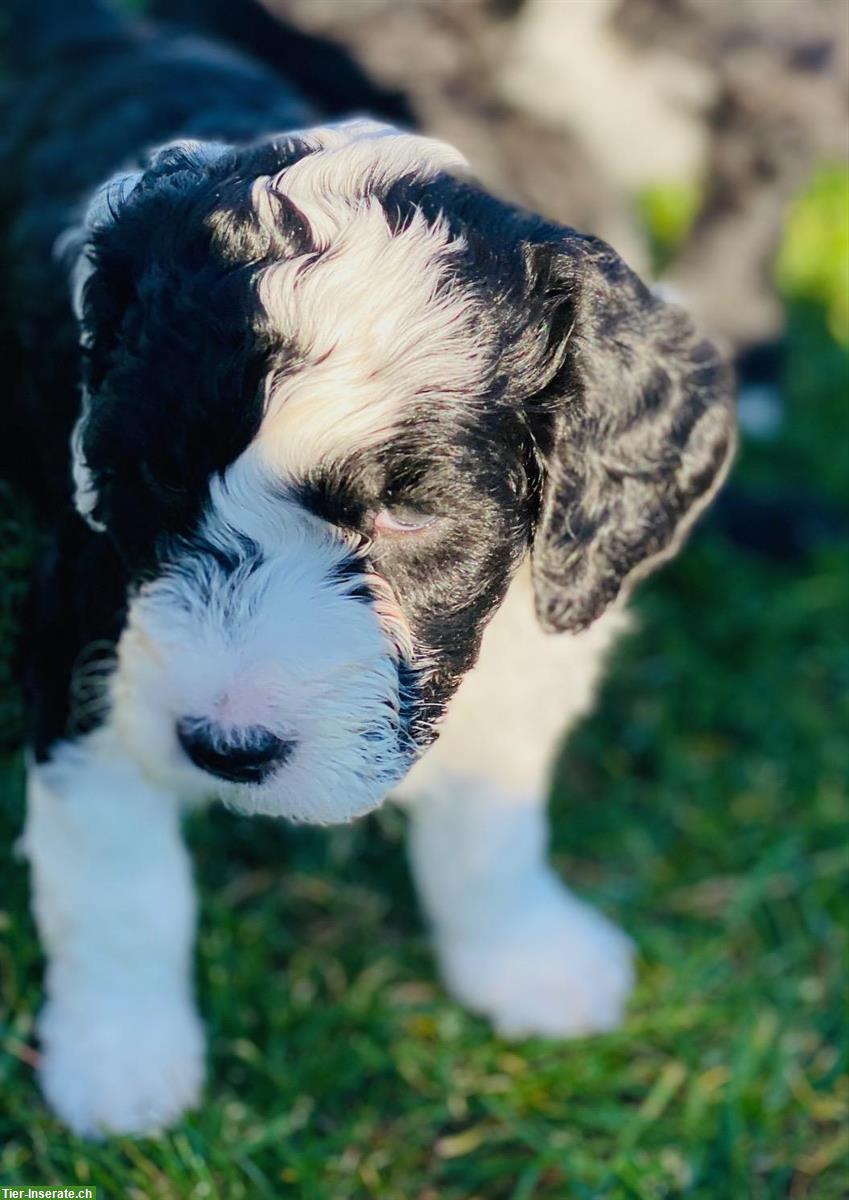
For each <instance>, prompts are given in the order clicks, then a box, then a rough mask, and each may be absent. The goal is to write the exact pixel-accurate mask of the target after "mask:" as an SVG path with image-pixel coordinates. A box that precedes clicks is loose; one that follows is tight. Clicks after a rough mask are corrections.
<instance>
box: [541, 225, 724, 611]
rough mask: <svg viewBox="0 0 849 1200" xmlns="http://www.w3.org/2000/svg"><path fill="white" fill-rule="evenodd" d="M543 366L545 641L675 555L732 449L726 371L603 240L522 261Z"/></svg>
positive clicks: (545, 250) (569, 237) (579, 241)
mask: <svg viewBox="0 0 849 1200" xmlns="http://www.w3.org/2000/svg"><path fill="white" fill-rule="evenodd" d="M531 257H532V271H533V272H534V273H535V275H536V286H537V287H541V288H543V289H544V296H545V299H544V304H545V309H546V321H547V322H548V330H549V354H550V355H551V358H550V363H551V368H550V369H551V372H553V373H552V374H550V382H549V383H548V384H547V386H546V388H545V390H544V393H542V394H541V395H539V396H537V397H536V402H537V403H538V404H541V405H543V407H544V410H545V414H547V415H545V416H544V418H543V427H544V429H545V434H544V437H543V442H542V446H541V450H542V455H543V459H544V478H543V492H542V500H541V506H540V513H539V520H538V525H537V530H536V537H535V540H534V545H533V550H532V558H531V562H532V573H533V580H534V591H535V598H536V610H537V616H538V618H539V621H540V623H541V625H542V626H543V628H544V629H545V630H547V631H548V632H552V633H553V632H560V631H565V630H570V631H572V632H576V631H578V630H580V629H584V628H586V626H588V625H589V624H591V623H592V622H593V621H594V620H595V619H596V618H597V617H599V616H600V615H601V614H602V613H603V612H604V610H605V609H606V608H607V607H608V605H610V604H611V603H612V602H613V601H614V600H615V599H616V597H617V596H618V595H620V593H627V592H628V591H629V590H630V588H631V587H632V586H633V584H634V583H635V582H636V581H637V580H638V579H640V578H642V576H644V575H646V574H648V573H649V571H651V570H652V569H653V568H654V567H656V566H657V565H659V564H660V563H661V562H663V561H664V560H665V559H667V558H669V557H671V556H672V555H673V554H674V553H675V551H676V550H677V549H678V547H679V545H680V544H681V542H682V540H683V538H684V536H685V534H686V533H687V531H688V530H689V528H690V526H691V525H692V523H693V522H694V520H695V518H696V517H697V516H698V514H699V513H700V512H701V511H702V509H703V508H704V507H705V506H706V505H707V503H708V502H709V501H710V499H711V498H712V496H713V495H714V493H715V492H716V490H717V489H718V487H719V485H720V483H721V482H722V480H723V478H724V476H725V473H726V471H727V468H728V465H729V463H730V460H731V457H732V455H733V450H734V444H735V422H734V415H733V393H732V385H731V376H730V372H729V371H728V370H727V369H726V368H725V367H724V366H723V364H722V363H721V362H720V359H719V357H718V355H717V352H716V350H715V349H714V347H713V346H712V345H711V344H710V343H709V342H706V341H704V340H702V339H700V338H699V337H698V336H697V335H696V334H695V332H694V330H693V328H692V325H691V324H690V321H689V318H688V317H687V316H686V314H685V313H684V312H683V311H682V310H681V309H679V308H676V307H675V306H673V305H669V304H665V303H663V301H661V300H660V299H658V298H657V297H656V296H654V295H653V294H652V293H651V292H650V291H649V290H648V289H647V288H646V287H645V286H644V284H643V283H641V281H640V280H639V279H638V278H637V277H636V275H634V274H633V272H632V271H630V270H629V269H628V267H626V266H625V264H624V263H623V262H622V260H621V259H620V258H619V257H618V255H616V254H615V253H614V251H613V250H611V248H610V247H609V246H608V245H606V243H604V242H602V241H600V240H598V239H596V238H585V237H581V236H579V235H578V234H576V233H574V232H572V231H571V230H567V231H565V233H564V231H560V236H559V238H558V240H557V242H556V243H555V242H553V241H552V242H551V243H546V244H543V245H536V246H535V247H534V248H533V250H532V251H531Z"/></svg>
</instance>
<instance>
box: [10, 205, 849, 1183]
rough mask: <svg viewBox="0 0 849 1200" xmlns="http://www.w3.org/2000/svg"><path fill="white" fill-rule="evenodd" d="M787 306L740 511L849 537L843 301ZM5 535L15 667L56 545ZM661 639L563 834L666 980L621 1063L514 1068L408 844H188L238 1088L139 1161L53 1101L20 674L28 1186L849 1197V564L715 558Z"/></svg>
mask: <svg viewBox="0 0 849 1200" xmlns="http://www.w3.org/2000/svg"><path fill="white" fill-rule="evenodd" d="M811 203H812V204H814V205H816V204H819V203H820V201H819V200H817V199H816V198H814V199H813V200H812V201H811ZM796 224H797V226H799V224H800V222H799V220H797V223H796ZM801 225H802V226H803V227H806V228H809V227H813V228H814V229H816V228H817V221H816V219H813V220H812V221H811V220H809V221H808V222H807V226H806V223H805V221H802V222H801ZM793 236H796V235H795V234H794V235H793ZM800 236H805V237H810V236H811V235H810V233H807V232H805V231H804V229H803V235H800ZM814 242H815V243H816V244H817V245H819V242H817V239H816V238H814ZM797 251H798V248H797V247H793V248H792V254H791V251H787V252H786V253H787V254H788V255H790V259H791V260H792V261H793V262H800V261H803V259H804V255H801V257H800V254H801V252H800V251H799V252H798V253H797ZM793 255H795V256H796V257H795V258H794V257H793ZM784 261H785V264H786V262H787V261H788V260H787V259H785V260H784ZM824 274H827V272H825V271H824V272H822V273H821V274H820V275H816V278H817V279H820V278H822V276H823V275H824ZM810 277H813V276H812V275H810V274H809V275H806V276H805V279H808V278H810ZM788 279H789V282H787V280H788ZM785 283H786V286H787V288H788V290H789V292H790V299H791V301H793V304H792V306H791V321H792V324H791V357H790V362H789V364H788V376H787V385H788V389H789V393H790V410H789V414H788V420H787V422H786V425H785V427H784V429H783V431H782V433H781V435H780V436H779V438H778V440H777V441H775V442H772V443H769V444H767V445H760V446H755V447H752V448H749V449H747V450H746V452H745V453H744V454H743V456H742V459H741V462H740V464H739V468H738V472H737V478H738V480H740V481H743V482H747V483H748V484H750V485H755V486H764V485H770V484H772V485H778V486H782V487H794V486H799V487H804V488H805V489H807V490H809V491H810V492H811V493H813V494H815V495H820V496H822V497H825V498H828V499H829V500H830V501H831V502H834V503H837V504H839V505H844V506H845V504H846V496H845V489H846V483H845V478H846V468H847V464H849V447H847V414H846V397H847V389H849V355H847V351H846V349H845V348H843V347H841V346H840V345H839V344H838V343H837V342H836V341H835V340H834V338H833V337H832V336H831V334H830V333H829V332H828V328H827V320H831V321H832V323H833V306H832V304H831V302H830V300H829V297H827V296H826V297H823V296H822V295H821V294H816V295H812V294H811V290H810V288H809V287H808V286H807V284H806V283H805V282H804V280H803V281H802V282H799V277H798V274H797V275H796V276H794V275H793V272H792V271H790V270H789V269H787V270H786V271H785ZM841 286H842V285H841ZM5 505H6V508H5V509H4V512H3V514H2V517H3V519H2V528H3V530H4V531H5V534H4V536H5V540H4V541H3V543H2V545H0V558H1V559H2V561H1V562H0V565H1V566H2V568H3V573H4V580H5V582H4V585H3V588H2V590H0V640H2V643H3V645H4V647H6V646H8V645H9V642H10V640H11V632H12V626H13V623H14V620H13V609H14V601H15V598H16V596H17V595H19V593H20V589H21V587H22V579H23V576H24V571H25V564H26V561H27V560H28V558H29V557H30V556H31V549H32V546H33V544H34V542H35V538H36V535H35V531H34V529H33V527H32V525H31V523H30V522H28V521H27V520H26V518H25V516H22V515H21V513H20V512H19V511H18V510H17V509H16V507H15V504H14V501H13V499H12V498H10V497H5ZM637 610H638V613H639V615H640V621H641V630H640V632H639V633H638V634H636V635H635V636H633V637H632V638H631V639H630V640H629V641H628V642H627V643H626V644H624V645H623V646H622V648H621V650H620V652H619V654H618V657H617V660H616V662H615V664H614V667H613V670H612V671H611V672H610V674H609V678H608V682H607V685H606V687H605V689H604V692H603V694H602V696H601V699H600V703H599V705H598V707H597V710H596V712H595V713H594V714H593V716H592V717H591V718H589V719H588V720H587V721H586V722H585V723H584V724H583V726H582V727H581V728H580V729H579V730H578V732H577V734H576V736H575V737H574V738H573V740H572V742H571V744H570V746H569V749H568V752H567V753H566V754H565V756H564V758H563V761H562V764H561V766H560V769H559V772H558V775H557V780H556V784H555V788H554V806H553V814H554V816H553V819H554V834H553V850H554V855H555V859H556V861H557V863H558V866H559V867H560V868H562V870H563V872H564V874H565V875H566V876H567V878H569V879H570V880H571V881H572V883H573V884H574V885H575V886H576V887H577V888H578V889H579V890H580V891H581V892H582V893H583V894H585V895H586V896H588V897H590V898H592V899H593V900H594V901H595V902H596V903H598V904H600V905H601V906H602V907H603V908H604V909H605V910H606V911H607V912H609V913H610V914H611V915H612V916H613V917H615V918H616V919H617V920H619V921H620V922H621V923H622V924H624V925H625V926H626V927H627V928H628V929H629V930H630V931H631V933H632V934H633V936H634V937H635V939H636V941H637V943H638V946H639V952H640V983H639V988H638V991H637V994H636V996H635V998H634V1002H633V1005H632V1008H631V1015H630V1017H629V1020H628V1022H627V1024H626V1026H625V1028H624V1030H623V1031H622V1032H621V1033H617V1034H615V1035H611V1036H606V1037H603V1038H598V1039H595V1040H591V1041H583V1042H576V1043H572V1044H557V1043H554V1042H548V1041H544V1040H535V1041H527V1042H523V1043H518V1044H508V1043H506V1042H502V1041H499V1040H498V1039H496V1038H494V1037H493V1036H492V1035H491V1033H490V1031H489V1029H488V1027H487V1026H486V1024H485V1023H484V1022H482V1021H479V1020H477V1019H475V1018H473V1017H470V1016H468V1015H466V1014H464V1013H463V1012H462V1011H461V1010H460V1009H459V1008H458V1007H457V1006H455V1005H454V1004H452V1003H451V1002H449V1001H448V1000H447V999H446V997H445V996H444V994H443V992H442V991H441V989H440V987H439V984H438V982H437V981H436V979H435V977H434V970H433V965H432V962H431V959H430V956H429V953H428V949H427V945H426V940H425V937H424V934H423V932H422V928H421V924H420V922H419V918H418V916H417V915H416V911H415V905H414V902H413V898H412V893H411V889H410V884H409V881H408V878H407V873H406V868H405V864H404V854H403V845H402V833H403V819H402V817H401V816H400V815H399V814H398V813H397V812H396V811H394V810H391V809H387V810H386V811H384V812H383V813H382V814H381V815H380V816H379V817H377V818H375V819H371V820H369V821H366V822H364V823H361V824H359V825H356V826H354V827H351V828H346V829H340V830H336V831H333V832H330V833H320V832H317V831H309V830H293V829H290V828H286V827H284V826H283V825H276V824H273V823H270V822H267V821H260V820H255V821H248V820H244V819H237V818H234V817H232V816H229V815H227V814H225V813H224V812H221V811H213V812H211V813H209V814H206V815H205V816H204V817H203V818H202V819H195V820H193V821H192V823H191V825H190V829H189V836H190V840H191V842H192V844H193V847H194V850H195V852H196V861H197V871H198V876H199V881H200V886H201V893H202V896H203V911H202V917H201V928H200V938H199V955H198V982H199V989H200V998H201V1003H202V1006H203V1011H204V1013H205V1016H206V1020H207V1023H208V1027H209V1033H210V1040H211V1047H212V1049H211V1061H210V1081H209V1085H208V1088H207V1092H206V1096H205V1101H204V1104H203V1107H202V1108H201V1109H200V1110H199V1111H198V1112H197V1113H195V1114H193V1115H191V1116H190V1117H189V1118H188V1119H187V1120H185V1121H184V1122H183V1124H182V1125H181V1126H180V1127H179V1128H178V1129H176V1130H175V1131H173V1132H171V1133H169V1134H165V1135H162V1136H161V1137H158V1138H156V1139H148V1140H142V1141H138V1142H133V1141H130V1140H122V1139H116V1140H112V1141H108V1142H105V1143H102V1144H100V1145H91V1144H87V1143H85V1142H81V1141H79V1140H77V1139H75V1138H73V1137H70V1136H69V1135H68V1134H67V1133H66V1132H65V1131H64V1130H63V1129H62V1128H61V1127H60V1126H59V1125H58V1123H57V1122H56V1121H55V1120H53V1119H52V1117H50V1116H49V1115H48V1113H47V1112H46V1111H45V1109H44V1107H43V1105H42V1103H41V1100H40V1098H39V1094H38V1091H37V1089H36V1086H35V1082H34V1078H33V1072H32V1068H31V1063H32V1061H33V1058H34V1053H35V1041H34V1037H33V1020H34V1015H35V1013H36V1012H37V1009H38V1006H39V988H40V974H41V968H42V962H41V957H40V954H39V950H38V946H37V942H36V938H35V931H34V928H33V925H32V921H31V919H30V917H29V914H28V908H27V872H26V869H25V867H24V866H23V865H22V864H21V863H20V862H18V861H16V860H15V859H14V857H13V855H12V852H11V847H12V844H13V841H14V838H15V836H16V835H17V833H18V832H19V830H20V826H21V820H22V799H21V780H22V768H21V759H20V751H19V745H20V736H21V723H22V722H21V711H20V704H19V700H18V698H17V696H16V694H15V692H14V690H13V688H12V686H11V683H10V680H9V676H8V673H7V669H6V667H5V665H4V666H0V730H2V732H1V733H0V737H2V749H3V755H4V756H3V757H2V758H1V759H0V771H2V774H0V847H2V850H0V854H2V858H0V879H2V881H3V887H2V893H0V906H2V911H0V1182H2V1183H3V1184H10V1183H14V1182H16V1181H17V1182H21V1181H24V1182H36V1183H61V1182H65V1183H68V1182H94V1183H97V1184H99V1185H100V1187H101V1188H102V1192H101V1196H103V1195H104V1194H105V1195H106V1196H107V1197H110V1198H112V1197H114V1198H123V1197H136V1198H138V1200H148V1198H151V1197H156V1198H159V1197H162V1198H165V1197H168V1198H174V1200H177V1198H179V1200H185V1198H198V1200H200V1198H207V1197H213V1198H214V1197H220V1198H222V1200H223V1198H227V1200H230V1198H233V1200H237V1198H239V1197H251V1198H253V1197H269V1198H270V1197H281V1196H283V1197H286V1196H292V1197H305V1198H307V1200H348V1198H351V1200H353V1198H360V1197H364V1198H365V1197H380V1198H381V1200H473V1198H478V1200H573V1198H574V1200H589V1198H591V1197H592V1198H598V1200H659V1198H662V1197H679V1196H680V1197H688V1198H689V1197H692V1198H699V1200H724V1198H726V1197H727V1198H728V1200H732V1198H733V1200H740V1198H749V1197H752V1198H755V1200H757V1198H761V1197H769V1198H778V1197H790V1198H792V1200H802V1198H808V1197H811V1198H814V1197H815V1198H817V1200H837V1198H838V1197H843V1196H845V1195H846V1194H847V1172H846V1157H847V1150H849V1138H847V1124H846V1114H847V1103H849V1089H848V1088H847V1078H846V1072H845V1068H846V1057H847V1044H846V1025H847V1022H846V1011H845V1005H844V999H845V996H842V995H841V993H842V992H844V993H845V983H846V949H847V938H846V929H847V866H849V854H847V839H846V833H847V817H849V813H848V812H847V805H846V796H845V790H846V779H847V765H849V764H847V739H846V733H845V731H846V728H847V726H849V703H848V702H847V696H849V688H847V682H849V653H847V641H846V630H847V615H849V561H847V554H846V550H845V547H832V548H831V549H828V548H826V549H824V550H823V551H822V552H821V553H820V554H819V556H818V557H816V558H815V559H814V560H813V561H811V562H810V563H807V564H805V565H804V566H802V567H798V566H795V567H789V566H778V565H775V564H771V563H767V562H765V561H762V560H759V559H757V558H754V557H752V556H750V555H747V554H745V553H743V552H741V551H737V550H735V549H733V548H732V547H731V546H730V545H729V544H728V543H727V542H725V541H724V540H722V539H721V537H720V536H719V535H718V534H717V533H714V532H712V531H711V529H710V528H709V527H707V528H703V529H702V530H700V531H699V532H698V533H697V535H696V536H695V537H694V538H693V540H692V542H691V544H690V546H689V548H688V550H687V552H686V553H685V554H684V555H683V557H682V558H681V559H680V560H679V561H678V562H677V563H676V564H674V565H673V566H672V567H670V568H668V569H667V570H666V571H664V572H663V573H662V574H661V575H660V576H659V577H657V578H656V579H654V580H653V581H652V582H651V583H650V584H648V585H646V586H645V587H644V588H643V590H642V592H641V595H640V598H639V601H638V604H637Z"/></svg>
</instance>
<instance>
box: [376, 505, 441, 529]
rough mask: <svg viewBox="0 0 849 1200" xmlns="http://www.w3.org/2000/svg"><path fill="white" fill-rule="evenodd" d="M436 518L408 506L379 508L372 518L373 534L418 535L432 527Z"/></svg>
mask: <svg viewBox="0 0 849 1200" xmlns="http://www.w3.org/2000/svg"><path fill="white" fill-rule="evenodd" d="M436 521H437V518H436V517H435V516H434V515H433V514H432V513H426V512H422V511H421V509H418V508H413V507H412V506H411V505H409V504H393V505H392V506H391V507H388V508H381V509H380V511H379V512H378V513H377V514H376V515H375V518H374V530H375V533H420V532H421V531H422V530H423V529H427V528H428V527H429V526H431V525H434V524H435V523H436Z"/></svg>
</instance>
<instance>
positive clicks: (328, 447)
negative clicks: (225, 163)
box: [253, 122, 483, 478]
mask: <svg viewBox="0 0 849 1200" xmlns="http://www.w3.org/2000/svg"><path fill="white" fill-rule="evenodd" d="M344 128H345V127H342V128H340V129H333V130H319V131H316V132H315V134H313V135H311V136H312V137H315V138H316V139H321V144H322V145H323V146H325V147H326V148H324V149H321V150H316V151H315V152H314V153H313V154H311V155H309V156H307V157H306V158H304V159H301V160H299V161H298V162H297V163H295V164H294V165H293V166H291V167H289V168H287V169H286V170H284V171H281V172H280V173H279V175H277V176H274V177H273V178H272V177H264V178H263V179H260V180H257V182H256V184H255V185H254V193H253V194H254V203H255V206H256V211H257V215H258V216H259V219H260V221H263V222H265V221H268V222H272V223H274V222H276V221H277V220H278V214H277V207H276V204H275V197H276V196H277V195H285V196H286V198H287V199H288V200H290V201H291V202H293V203H294V204H296V205H297V207H298V209H299V210H300V212H301V213H302V214H303V216H304V217H305V218H306V220H307V222H308V223H309V225H310V228H311V231H312V233H313V237H314V239H315V240H316V242H317V243H318V247H319V248H318V249H317V250H313V251H311V252H309V253H307V254H304V255H302V256H300V257H297V258H293V259H287V260H284V261H281V262H279V263H276V264H275V265H274V266H272V267H269V268H267V269H266V270H265V271H264V272H263V274H262V276H261V279H260V281H259V297H260V301H261V303H262V305H263V307H264V309H265V310H266V312H267V314H268V316H269V318H270V320H271V322H272V323H273V325H274V326H275V328H276V329H277V331H278V332H279V333H280V335H281V336H282V339H283V340H284V342H286V341H290V342H291V344H292V345H293V347H295V350H296V353H299V354H301V355H303V359H302V361H299V362H298V363H297V364H296V366H295V367H294V368H293V370H292V371H291V372H287V370H286V364H285V363H283V364H282V367H283V370H282V371H281V373H280V374H279V376H277V377H274V376H272V377H270V378H269V380H268V383H267V389H268V394H267V396H266V417H265V419H264V422H263V426H262V429H261V432H260V444H261V445H262V447H263V454H264V457H265V460H266V462H267V463H268V465H269V466H271V467H273V468H274V469H275V470H276V471H278V472H282V473H283V474H285V475H286V476H289V477H295V478H297V477H301V476H303V475H304V474H305V473H308V472H309V469H310V468H311V467H312V466H314V465H315V464H316V463H318V462H326V461H328V460H333V459H338V458H340V457H344V456H345V455H346V454H348V453H350V452H352V451H354V450H357V449H362V448H365V447H368V446H370V445H375V444H378V443H379V442H381V441H385V440H386V439H388V438H389V437H390V436H391V435H392V433H393V432H394V430H395V429H396V428H397V426H398V424H399V422H400V421H401V420H402V419H403V417H404V415H405V413H409V412H410V410H411V407H412V405H413V404H414V403H415V402H416V401H417V400H421V398H422V397H431V398H435V397H438V396H451V395H456V394H462V395H464V396H469V395H471V396H473V395H474V394H475V392H476V390H477V387H478V386H479V381H480V377H481V368H482V355H483V347H482V345H481V339H480V337H479V335H478V333H477V330H476V324H477V320H478V317H479V308H478V305H477V304H476V303H475V300H474V296H473V295H472V293H471V292H470V291H469V290H468V289H464V288H461V287H460V286H459V285H458V284H457V283H456V282H454V283H452V280H451V273H452V265H453V264H454V262H455V261H456V259H457V258H458V256H459V255H461V254H462V253H463V252H464V251H465V248H466V246H465V241H464V240H463V239H462V238H460V237H452V235H451V232H450V230H449V228H448V225H447V223H446V222H444V221H442V220H436V221H434V222H433V223H429V222H428V221H427V220H426V218H425V217H424V215H423V214H422V213H421V212H417V211H416V212H413V214H412V215H411V217H410V218H409V220H408V221H407V222H406V223H405V224H404V225H403V226H402V227H401V228H400V229H398V231H397V232H394V233H393V231H392V229H391V228H390V226H389V224H388V222H387V219H386V214H385V212H384V210H383V207H382V205H381V203H380V201H379V200H378V199H377V198H376V197H375V196H373V195H370V194H369V191H370V189H371V188H372V187H373V186H374V185H375V183H376V182H377V181H379V180H380V179H384V180H385V179H388V178H391V177H395V178H397V177H401V176H404V175H410V174H417V175H418V176H419V177H421V176H424V177H429V176H433V175H435V174H436V173H438V172H439V171H440V170H443V169H445V168H446V167H447V166H448V165H453V166H457V165H458V164H459V163H460V161H461V160H460V157H459V155H457V153H456V151H452V150H451V148H450V147H446V146H444V145H443V144H442V143H439V142H431V141H430V140H429V139H426V138H415V137H411V136H409V135H405V134H399V133H397V132H396V131H394V130H388V129H387V127H385V126H374V125H372V124H371V123H367V122H357V123H353V128H355V129H356V131H357V136H355V137H353V138H352V137H351V136H350V135H349V136H346V137H345V138H344V140H342V134H343V130H344Z"/></svg>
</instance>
